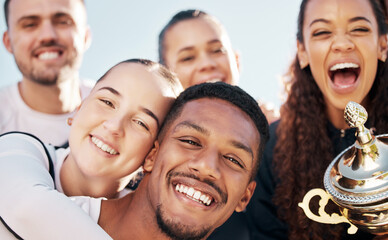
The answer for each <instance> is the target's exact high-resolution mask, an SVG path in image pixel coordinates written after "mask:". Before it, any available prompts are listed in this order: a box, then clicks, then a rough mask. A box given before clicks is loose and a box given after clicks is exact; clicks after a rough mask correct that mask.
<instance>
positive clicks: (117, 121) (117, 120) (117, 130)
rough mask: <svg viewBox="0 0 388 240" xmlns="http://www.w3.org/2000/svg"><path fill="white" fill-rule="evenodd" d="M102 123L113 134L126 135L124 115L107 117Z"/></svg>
mask: <svg viewBox="0 0 388 240" xmlns="http://www.w3.org/2000/svg"><path fill="white" fill-rule="evenodd" d="M102 125H103V127H104V128H105V129H106V130H108V131H109V132H110V133H111V134H112V135H114V136H117V137H122V136H124V126H123V125H124V119H123V118H122V117H120V116H116V117H112V118H109V119H106V120H105V121H104V122H103V124H102Z"/></svg>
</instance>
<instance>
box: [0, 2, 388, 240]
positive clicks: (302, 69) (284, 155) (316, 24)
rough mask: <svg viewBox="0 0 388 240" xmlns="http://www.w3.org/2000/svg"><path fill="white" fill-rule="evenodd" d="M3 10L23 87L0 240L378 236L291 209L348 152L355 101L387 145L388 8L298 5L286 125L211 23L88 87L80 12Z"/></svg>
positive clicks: (5, 161) (3, 96)
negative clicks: (249, 84) (243, 77)
mask: <svg viewBox="0 0 388 240" xmlns="http://www.w3.org/2000/svg"><path fill="white" fill-rule="evenodd" d="M4 13H5V14H4V15H5V21H6V25H7V30H6V31H5V33H4V35H3V43H4V46H5V48H6V49H7V50H8V51H9V52H10V53H11V54H12V55H13V56H14V59H15V62H16V64H17V66H18V68H19V70H20V72H21V73H22V79H21V81H19V82H17V83H15V84H13V85H10V86H7V87H4V88H2V89H0V100H1V103H2V107H1V109H0V133H2V135H1V137H0V191H1V192H2V196H1V198H0V217H1V218H0V220H1V224H0V239H186V240H191V239H192V240H194V239H259V240H260V239H374V238H376V236H374V235H372V234H369V233H367V232H363V231H358V232H357V233H356V234H355V235H348V234H347V233H346V225H345V224H344V225H341V224H339V225H326V224H321V223H316V222H314V221H312V220H309V219H308V218H307V217H306V216H305V214H304V212H303V210H302V209H301V208H299V207H298V203H299V202H301V201H302V199H303V196H304V195H305V194H306V193H307V192H308V191H309V190H310V189H312V188H316V187H321V188H322V187H323V174H324V171H325V169H326V167H327V166H328V165H329V163H330V162H331V161H332V159H333V158H334V157H335V156H336V155H337V154H339V153H340V152H341V151H342V150H344V149H345V148H347V147H348V146H350V145H351V144H353V143H354V142H355V135H354V133H355V130H354V129H351V128H349V127H348V126H347V124H346V123H345V120H344V118H343V110H344V108H345V106H346V104H347V103H348V102H349V101H355V102H358V103H360V104H362V105H363V106H364V107H365V108H366V109H367V111H368V114H369V118H368V122H367V123H366V125H367V127H368V128H371V129H373V130H374V132H375V133H376V134H380V133H387V132H388V97H387V96H388V66H387V64H386V59H387V51H388V49H387V44H388V43H387V34H388V28H387V22H388V21H387V17H386V16H387V4H386V3H385V1H378V0H302V1H301V5H300V11H299V16H298V19H297V33H296V43H297V52H296V54H295V59H294V60H293V62H292V63H291V65H290V67H289V71H288V72H287V77H286V78H285V79H286V81H285V82H284V86H285V88H284V89H285V90H284V91H285V93H286V95H287V98H286V100H285V101H284V103H283V104H282V106H281V107H280V118H279V119H276V118H273V117H274V116H273V115H272V114H273V113H272V112H270V111H267V110H266V109H265V108H264V107H262V108H260V106H259V104H258V103H257V101H256V100H255V99H254V98H252V97H251V96H250V95H249V94H247V93H246V92H245V91H244V90H243V89H241V88H240V87H238V86H237V85H238V82H239V63H238V61H239V58H238V55H237V54H236V53H235V51H234V50H233V48H232V46H231V42H230V39H229V36H228V34H227V32H226V30H225V28H224V27H223V25H222V24H221V23H220V22H219V21H218V20H217V19H216V18H215V17H214V16H211V15H209V14H207V13H206V12H204V11H201V10H197V9H193V10H183V11H180V12H178V13H177V14H176V15H174V16H173V17H172V18H171V20H170V21H169V22H168V23H167V24H166V25H165V27H164V28H163V29H162V31H161V32H160V35H159V62H154V61H151V60H147V59H138V58H132V59H128V60H124V61H122V62H120V63H118V64H116V65H115V66H113V67H112V68H110V69H109V70H108V71H107V72H106V73H105V74H104V75H103V76H102V77H101V78H100V79H99V80H97V81H96V82H95V83H94V82H90V81H87V80H83V79H80V77H79V68H80V65H81V62H82V56H83V54H84V52H85V51H86V50H87V48H88V46H89V45H90V43H91V34H90V29H89V27H88V24H87V16H86V15H87V14H86V8H85V4H84V1H83V0H5V2H4ZM253 27H254V26H253ZM274 94H276V93H274ZM268 122H269V123H270V125H268ZM312 208H313V209H314V208H315V209H318V201H316V202H313V204H312ZM328 211H329V212H335V213H338V212H339V209H338V207H337V206H336V205H335V204H334V203H333V204H331V205H330V206H329V209H328Z"/></svg>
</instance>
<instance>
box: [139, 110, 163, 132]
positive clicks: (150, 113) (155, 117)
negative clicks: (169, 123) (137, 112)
mask: <svg viewBox="0 0 388 240" xmlns="http://www.w3.org/2000/svg"><path fill="white" fill-rule="evenodd" d="M140 109H141V111H143V112H144V113H145V114H147V115H148V116H150V117H152V118H153V119H155V121H156V124H157V125H158V128H159V127H160V124H159V119H158V117H157V116H156V115H155V114H154V113H153V112H152V111H151V110H149V109H148V108H144V107H141V108H140Z"/></svg>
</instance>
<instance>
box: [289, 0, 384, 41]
mask: <svg viewBox="0 0 388 240" xmlns="http://www.w3.org/2000/svg"><path fill="white" fill-rule="evenodd" d="M368 1H369V3H370V5H371V7H372V10H373V13H374V15H375V17H376V21H377V25H378V29H379V34H380V35H383V34H386V33H387V25H386V24H385V16H386V14H385V13H386V8H385V2H384V0H382V1H376V0H368ZM307 3H308V0H303V1H302V3H301V4H300V8H299V15H298V29H297V32H296V39H297V40H298V41H299V42H301V43H303V24H304V14H305V11H306V5H307ZM382 3H384V5H382ZM383 7H384V8H383Z"/></svg>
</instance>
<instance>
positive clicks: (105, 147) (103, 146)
mask: <svg viewBox="0 0 388 240" xmlns="http://www.w3.org/2000/svg"><path fill="white" fill-rule="evenodd" d="M92 142H93V143H94V145H96V146H97V147H98V148H100V149H101V150H102V151H104V152H107V153H109V154H111V155H116V154H118V152H116V150H114V149H113V148H111V147H109V146H108V145H106V144H105V143H103V142H102V141H101V140H100V139H98V138H96V137H92Z"/></svg>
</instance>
